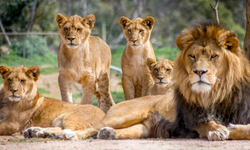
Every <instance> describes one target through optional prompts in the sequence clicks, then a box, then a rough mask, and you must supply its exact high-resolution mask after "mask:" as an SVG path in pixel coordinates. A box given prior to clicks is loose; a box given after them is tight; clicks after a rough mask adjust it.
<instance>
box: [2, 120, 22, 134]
mask: <svg viewBox="0 0 250 150" xmlns="http://www.w3.org/2000/svg"><path fill="white" fill-rule="evenodd" d="M19 130H20V124H19V123H17V122H12V121H5V120H3V121H1V123H0V135H11V134H14V133H16V132H18V131H19Z"/></svg>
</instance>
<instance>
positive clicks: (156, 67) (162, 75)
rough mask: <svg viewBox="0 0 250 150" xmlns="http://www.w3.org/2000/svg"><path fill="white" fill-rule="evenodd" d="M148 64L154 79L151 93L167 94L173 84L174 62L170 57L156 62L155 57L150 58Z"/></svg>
mask: <svg viewBox="0 0 250 150" xmlns="http://www.w3.org/2000/svg"><path fill="white" fill-rule="evenodd" d="M147 65H148V68H149V70H150V72H151V76H152V78H153V80H154V84H153V86H152V87H150V90H149V95H165V94H166V93H167V91H168V90H170V88H171V87H172V85H173V82H172V81H171V80H172V72H173V67H174V63H173V62H172V61H170V60H168V59H165V60H161V61H158V62H156V61H155V60H154V59H152V58H148V59H147Z"/></svg>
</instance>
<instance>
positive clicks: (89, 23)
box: [56, 14, 115, 112]
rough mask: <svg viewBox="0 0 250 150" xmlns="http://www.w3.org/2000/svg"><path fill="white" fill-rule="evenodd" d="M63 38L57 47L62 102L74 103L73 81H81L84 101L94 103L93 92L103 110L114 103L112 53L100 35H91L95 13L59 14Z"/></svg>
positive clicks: (84, 102)
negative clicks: (111, 67)
mask: <svg viewBox="0 0 250 150" xmlns="http://www.w3.org/2000/svg"><path fill="white" fill-rule="evenodd" d="M56 21H57V25H58V28H59V33H60V35H61V38H62V41H61V43H60V46H59V50H58V68H59V77H58V83H59V87H60V91H61V96H62V100H63V101H68V102H72V83H73V82H74V81H76V82H78V83H80V84H82V88H83V96H82V101H81V104H91V103H92V98H93V94H95V96H96V98H97V100H98V107H100V108H101V109H102V110H103V111H104V112H106V111H108V109H109V108H110V107H111V106H112V105H114V104H115V103H114V101H113V99H112V96H111V94H110V89H109V68H110V63H111V52H110V48H109V46H108V45H107V44H106V43H105V42H104V41H103V40H102V39H100V38H99V37H95V36H90V33H91V29H92V28H93V27H94V24H95V16H94V15H92V14H90V15H87V16H86V17H85V18H82V17H80V16H77V15H74V16H71V17H68V18H66V17H65V16H63V15H62V14H58V15H57V16H56Z"/></svg>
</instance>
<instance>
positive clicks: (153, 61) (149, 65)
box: [147, 58, 156, 70]
mask: <svg viewBox="0 0 250 150" xmlns="http://www.w3.org/2000/svg"><path fill="white" fill-rule="evenodd" d="M154 63H156V61H155V60H154V59H153V58H147V66H148V68H149V69H150V70H151V67H152V65H153V64H154Z"/></svg>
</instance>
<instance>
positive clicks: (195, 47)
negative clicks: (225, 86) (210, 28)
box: [185, 41, 226, 93]
mask: <svg viewBox="0 0 250 150" xmlns="http://www.w3.org/2000/svg"><path fill="white" fill-rule="evenodd" d="M201 42H202V41H196V42H195V43H194V44H192V45H191V46H190V48H189V49H188V50H187V52H186V54H185V60H186V61H185V62H186V65H185V69H186V71H187V74H188V78H187V81H188V82H189V83H190V84H191V89H192V91H193V92H196V93H209V92H210V90H211V88H212V87H213V86H214V85H215V83H216V81H217V80H218V79H219V76H220V75H221V74H222V73H223V71H224V69H226V66H224V64H223V63H222V61H223V57H224V55H223V52H222V50H221V49H220V48H219V47H218V46H217V45H216V44H215V43H214V41H211V42H209V43H208V44H204V43H201ZM218 64H221V65H220V66H218Z"/></svg>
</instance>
